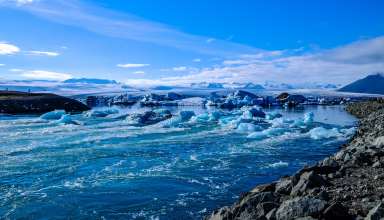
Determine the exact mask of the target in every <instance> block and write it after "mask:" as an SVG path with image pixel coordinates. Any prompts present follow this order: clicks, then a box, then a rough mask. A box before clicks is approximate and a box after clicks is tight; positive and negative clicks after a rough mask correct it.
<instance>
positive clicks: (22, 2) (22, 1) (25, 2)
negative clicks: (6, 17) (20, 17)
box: [16, 0, 34, 5]
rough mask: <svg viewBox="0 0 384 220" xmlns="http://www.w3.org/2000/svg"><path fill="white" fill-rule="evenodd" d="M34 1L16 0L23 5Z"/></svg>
mask: <svg viewBox="0 0 384 220" xmlns="http://www.w3.org/2000/svg"><path fill="white" fill-rule="evenodd" d="M33 1H34V0H16V2H17V3H18V4H22V5H24V4H30V3H33Z"/></svg>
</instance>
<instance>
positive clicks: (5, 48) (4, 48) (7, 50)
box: [0, 42, 20, 55]
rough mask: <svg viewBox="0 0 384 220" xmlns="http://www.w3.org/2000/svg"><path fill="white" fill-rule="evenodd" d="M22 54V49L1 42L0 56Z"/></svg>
mask: <svg viewBox="0 0 384 220" xmlns="http://www.w3.org/2000/svg"><path fill="white" fill-rule="evenodd" d="M18 52H20V48H18V47H17V46H15V45H13V44H8V43H6V42H0V55H11V54H15V53H18Z"/></svg>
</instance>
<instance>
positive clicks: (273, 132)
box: [247, 127, 288, 140]
mask: <svg viewBox="0 0 384 220" xmlns="http://www.w3.org/2000/svg"><path fill="white" fill-rule="evenodd" d="M286 132H288V130H287V129H286V128H274V127H271V128H268V129H265V130H263V131H257V132H253V133H251V134H249V135H248V136H247V137H248V138H252V139H258V140H260V139H265V138H267V137H272V136H277V135H282V134H284V133H286Z"/></svg>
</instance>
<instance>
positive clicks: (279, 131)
mask: <svg viewBox="0 0 384 220" xmlns="http://www.w3.org/2000/svg"><path fill="white" fill-rule="evenodd" d="M287 131H288V130H287V129H286V128H268V129H266V130H264V131H263V133H265V134H266V135H268V136H276V135H281V134H284V133H286V132H287Z"/></svg>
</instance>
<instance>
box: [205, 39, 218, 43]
mask: <svg viewBox="0 0 384 220" xmlns="http://www.w3.org/2000/svg"><path fill="white" fill-rule="evenodd" d="M214 41H216V39H215V38H208V39H207V40H206V42H207V43H209V44H210V43H212V42H214Z"/></svg>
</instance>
